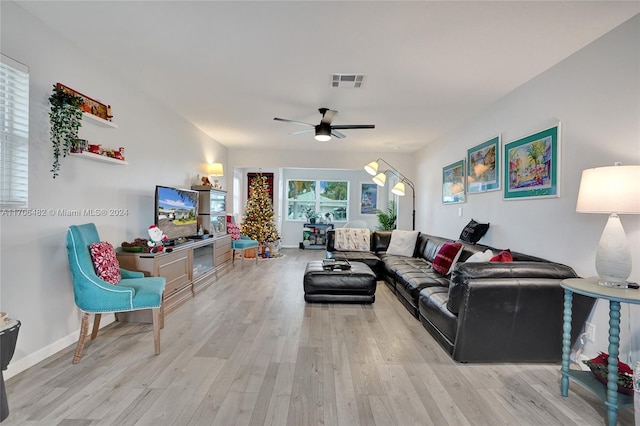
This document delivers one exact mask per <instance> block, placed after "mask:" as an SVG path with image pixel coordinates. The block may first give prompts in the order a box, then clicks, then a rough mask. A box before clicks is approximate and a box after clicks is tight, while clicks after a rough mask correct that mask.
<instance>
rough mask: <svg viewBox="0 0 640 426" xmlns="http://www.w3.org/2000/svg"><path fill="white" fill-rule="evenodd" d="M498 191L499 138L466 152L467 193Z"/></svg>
mask: <svg viewBox="0 0 640 426" xmlns="http://www.w3.org/2000/svg"><path fill="white" fill-rule="evenodd" d="M498 189H500V136H496V137H495V138H493V139H490V140H488V141H486V142H484V143H481V144H480V145H476V146H474V147H473V148H470V149H468V150H467V193H469V194H474V193H478V192H487V191H495V190H498Z"/></svg>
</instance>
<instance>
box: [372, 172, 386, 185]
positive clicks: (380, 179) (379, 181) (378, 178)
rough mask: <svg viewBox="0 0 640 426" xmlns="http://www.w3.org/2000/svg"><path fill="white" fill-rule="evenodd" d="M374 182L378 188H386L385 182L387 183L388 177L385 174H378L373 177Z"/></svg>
mask: <svg viewBox="0 0 640 426" xmlns="http://www.w3.org/2000/svg"><path fill="white" fill-rule="evenodd" d="M373 181H374V182H375V183H376V185H378V186H384V184H385V182H386V181H387V175H385V174H384V172H382V173H378V174H377V175H375V176H374V177H373Z"/></svg>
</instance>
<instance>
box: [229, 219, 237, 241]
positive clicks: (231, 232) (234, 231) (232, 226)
mask: <svg viewBox="0 0 640 426" xmlns="http://www.w3.org/2000/svg"><path fill="white" fill-rule="evenodd" d="M227 234H229V235H231V239H232V240H239V239H240V228H238V225H236V224H235V223H233V222H227Z"/></svg>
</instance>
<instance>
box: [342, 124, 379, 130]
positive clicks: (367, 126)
mask: <svg viewBox="0 0 640 426" xmlns="http://www.w3.org/2000/svg"><path fill="white" fill-rule="evenodd" d="M331 128H332V129H375V128H376V126H375V125H374V124H342V125H338V126H331Z"/></svg>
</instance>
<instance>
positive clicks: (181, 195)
mask: <svg viewBox="0 0 640 426" xmlns="http://www.w3.org/2000/svg"><path fill="white" fill-rule="evenodd" d="M155 199H156V206H155V207H156V208H155V224H156V225H158V228H160V229H161V230H162V231H163V232H164V234H165V235H166V236H167V238H169V240H171V241H172V242H174V243H175V242H177V241H178V240H180V239H182V238H187V237H192V236H194V235H197V234H198V191H192V190H190V189H179V188H172V187H169V186H160V185H158V186H156V197H155Z"/></svg>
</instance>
